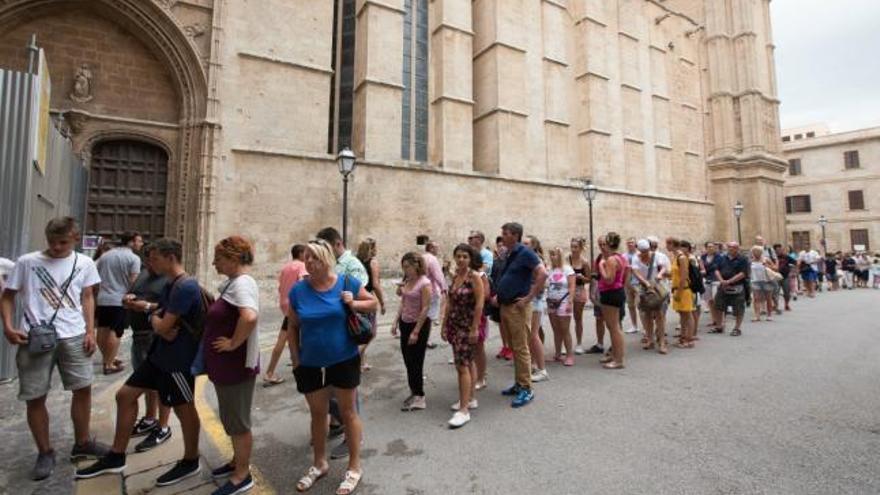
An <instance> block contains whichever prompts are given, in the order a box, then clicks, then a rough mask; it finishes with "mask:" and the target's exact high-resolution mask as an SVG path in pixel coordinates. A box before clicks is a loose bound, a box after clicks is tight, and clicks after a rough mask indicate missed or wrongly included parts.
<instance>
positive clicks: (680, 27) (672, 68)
mask: <svg viewBox="0 0 880 495" xmlns="http://www.w3.org/2000/svg"><path fill="white" fill-rule="evenodd" d="M31 33H36V34H37V40H38V43H39V44H40V45H41V46H42V47H43V48H45V50H46V52H47V55H48V61H49V66H50V69H51V73H52V83H53V88H52V90H53V91H52V110H53V112H54V115H55V116H56V118H58V119H59V121H60V122H62V123H63V125H64V126H65V127H66V129H67V131H68V132H69V135H70V136H71V139H72V140H73V143H74V145H75V147H76V149H77V150H79V152H81V153H82V154H83V156H85V157H86V158H87V160H86V161H87V162H88V163H89V165H90V167H91V174H90V177H91V187H90V193H89V201H88V221H87V225H86V230H87V231H88V232H90V233H98V234H103V235H107V236H113V235H115V234H116V233H118V232H121V231H123V230H138V231H140V232H143V233H145V234H146V236H147V237H156V236H160V235H173V236H176V237H179V238H181V239H182V240H183V241H184V244H185V246H186V249H187V252H186V257H187V264H188V266H189V268H190V269H194V270H197V271H198V273H199V274H202V275H205V274H208V273H210V261H211V247H212V246H213V244H214V243H215V242H216V241H217V240H218V239H219V238H222V237H223V236H226V235H229V234H232V233H239V234H243V235H245V236H248V237H250V238H251V239H253V240H254V241H255V242H256V245H257V250H258V262H259V263H258V264H257V268H256V269H257V271H258V273H257V275H258V276H261V277H263V280H266V281H267V283H268V281H269V280H270V279H271V274H272V272H273V271H274V270H275V269H276V265H278V264H279V263H281V262H282V261H283V260H284V259H285V258H286V256H287V254H286V253H288V250H289V246H290V245H291V244H292V243H294V242H302V241H304V240H306V239H308V238H310V237H311V236H312V235H314V233H315V232H316V231H317V230H318V229H319V228H321V227H323V226H326V225H337V226H338V225H339V224H340V218H341V179H340V176H339V173H338V171H337V168H336V164H335V162H334V158H335V155H336V153H337V152H338V150H339V149H341V148H342V147H344V146H350V147H351V148H352V149H353V150H354V151H355V153H356V154H357V156H358V157H359V164H358V168H357V169H356V171H355V173H354V175H353V182H352V184H351V198H350V204H351V210H350V213H351V215H350V222H351V223H350V236H349V237H350V241H351V242H350V243H352V244H353V243H355V242H357V240H358V239H360V238H362V237H364V236H368V235H369V236H372V237H374V238H376V239H377V240H378V242H379V245H380V251H381V253H382V258H383V261H384V262H385V264H386V265H388V266H389V267H391V266H394V265H396V263H393V262H392V261H391V260H396V259H399V258H398V256H399V255H400V254H401V253H402V252H404V251H405V250H408V249H410V248H411V247H412V245H413V241H414V239H415V236H416V234H428V235H430V237H431V238H432V239H437V240H439V241H440V242H441V243H442V244H443V245H445V246H446V247H451V246H452V245H454V243H457V242H459V241H460V240H463V239H464V238H465V237H466V234H467V232H469V231H470V230H471V229H481V230H483V231H485V232H487V233H489V234H492V233H495V232H497V231H498V228H499V226H500V225H501V224H502V223H503V222H505V221H510V220H518V221H522V222H523V223H524V224H525V227H526V229H527V231H528V232H529V233H534V234H536V235H538V236H539V237H541V238H542V239H544V240H545V241H546V242H547V243H549V244H551V245H556V244H559V245H563V246H565V245H567V244H568V239H569V238H570V237H571V236H574V235H585V234H586V232H587V229H586V217H587V213H586V202H585V201H584V199H583V197H582V192H581V190H580V187H581V186H580V185H579V182H578V180H575V179H589V180H591V181H592V182H593V183H594V184H596V185H597V186H598V187H599V189H600V193H599V196H598V198H597V200H596V201H595V207H596V212H595V218H596V231H597V232H605V231H607V230H611V229H614V230H617V231H619V232H620V233H621V234H623V235H624V236H629V235H645V234H656V235H677V236H681V237H685V238H688V239H693V240H695V241H702V240H707V239H732V238H735V232H736V222H735V219H734V217H733V214H732V210H731V208H732V206H733V205H734V204H735V203H736V202H737V201H741V202H742V203H743V204H744V205H745V213H744V214H743V218H742V228H743V236H744V237H746V238H748V237H750V236H752V235H755V234H757V233H761V234H763V235H764V236H765V237H767V238H768V239H782V238H783V237H784V236H785V216H784V211H783V208H782V205H783V192H782V191H783V185H782V184H783V174H784V171H785V161H784V160H783V159H782V152H781V144H780V137H779V124H778V121H779V118H778V104H779V101H778V100H777V97H776V77H775V65H774V56H773V50H774V46H773V40H772V39H771V22H770V14H769V0H753V1H748V2H746V1H735V0H665V1H660V0H430V1H429V0H381V1H377V0H357V1H355V0H321V1H318V0H261V1H256V0H234V1H233V0H92V1H89V2H70V1H63V0H6V1H4V2H2V3H0V65H3V66H5V67H10V68H15V69H19V70H21V69H23V68H24V67H25V66H26V60H27V55H26V53H25V51H24V50H23V47H24V46H25V44H26V42H27V39H28V38H29V36H30V34H31Z"/></svg>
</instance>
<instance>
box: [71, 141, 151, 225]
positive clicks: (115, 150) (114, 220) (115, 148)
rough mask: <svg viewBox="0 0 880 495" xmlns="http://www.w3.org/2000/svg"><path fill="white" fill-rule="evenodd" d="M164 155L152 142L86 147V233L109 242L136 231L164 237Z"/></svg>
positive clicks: (123, 142) (128, 142) (111, 143)
mask: <svg viewBox="0 0 880 495" xmlns="http://www.w3.org/2000/svg"><path fill="white" fill-rule="evenodd" d="M167 184H168V155H167V153H165V151H164V150H163V149H162V148H160V147H158V146H155V145H153V144H149V143H145V142H142V141H134V140H113V141H103V142H100V143H98V144H96V145H95V147H94V148H93V149H92V158H91V167H90V171H89V196H88V207H87V210H86V228H85V230H86V232H87V233H89V234H93V235H100V236H102V237H104V238H105V239H109V240H114V239H118V238H119V234H122V233H123V232H138V233H139V234H141V235H142V236H143V238H144V240H145V241H148V240H150V239H157V238H160V237H163V236H164V235H165V206H166V188H167Z"/></svg>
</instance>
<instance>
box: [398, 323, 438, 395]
mask: <svg viewBox="0 0 880 495" xmlns="http://www.w3.org/2000/svg"><path fill="white" fill-rule="evenodd" d="M415 328H416V322H412V323H407V322H405V321H403V320H400V324H399V325H398V329H399V330H400V353H401V354H403V364H404V365H406V378H407V381H409V391H410V393H411V394H412V395H419V396H423V395H425V380H424V369H425V352H426V351H427V349H428V337H429V335H430V333H431V320H430V319H427V318H426V319H425V323H423V324H422V329H421V330H419V339H418V340H417V341H416V343H415V344H414V345H409V336H410V334H411V333H412V332H413V330H415Z"/></svg>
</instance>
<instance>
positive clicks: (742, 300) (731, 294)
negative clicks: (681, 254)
mask: <svg viewBox="0 0 880 495" xmlns="http://www.w3.org/2000/svg"><path fill="white" fill-rule="evenodd" d="M715 279H716V280H717V281H718V285H719V286H718V293H717V294H716V295H715V313H714V314H713V319H714V320H715V321H714V323H715V329H714V330H710V331H709V333H724V311H725V310H726V309H727V307H728V306H730V307H732V308H733V314H734V316H735V317H736V326H735V327H734V329H733V331H731V332H730V335H731V336H732V337H738V336H739V335H741V334H742V329H741V327H742V321H743V316H744V315H745V312H746V292H745V287H746V284H748V283H749V260H748V259H746V257H745V256H743V255H741V254H740V253H739V244H738V243H736V242H732V241H731V242H728V243H727V252H726V253H725V254H724V255H722V256H721V257H720V259H719V260H718V264H717V265H716V268H715Z"/></svg>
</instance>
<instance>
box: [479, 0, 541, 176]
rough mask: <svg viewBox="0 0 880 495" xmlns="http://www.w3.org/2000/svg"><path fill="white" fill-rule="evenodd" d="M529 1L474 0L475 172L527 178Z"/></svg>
mask: <svg viewBox="0 0 880 495" xmlns="http://www.w3.org/2000/svg"><path fill="white" fill-rule="evenodd" d="M523 2H524V0H475V1H474V2H473V19H474V22H473V25H474V47H473V48H474V54H473V64H474V65H473V67H474V68H473V70H474V75H473V79H474V102H475V103H474V170H477V171H480V172H488V173H502V174H504V175H507V176H513V177H525V176H527V175H528V160H527V151H528V145H527V143H528V136H527V132H526V125H527V119H528V107H527V99H526V81H525V78H524V77H523V74H525V73H526V72H525V63H526V48H525V42H524V33H523V24H524V18H523Z"/></svg>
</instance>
